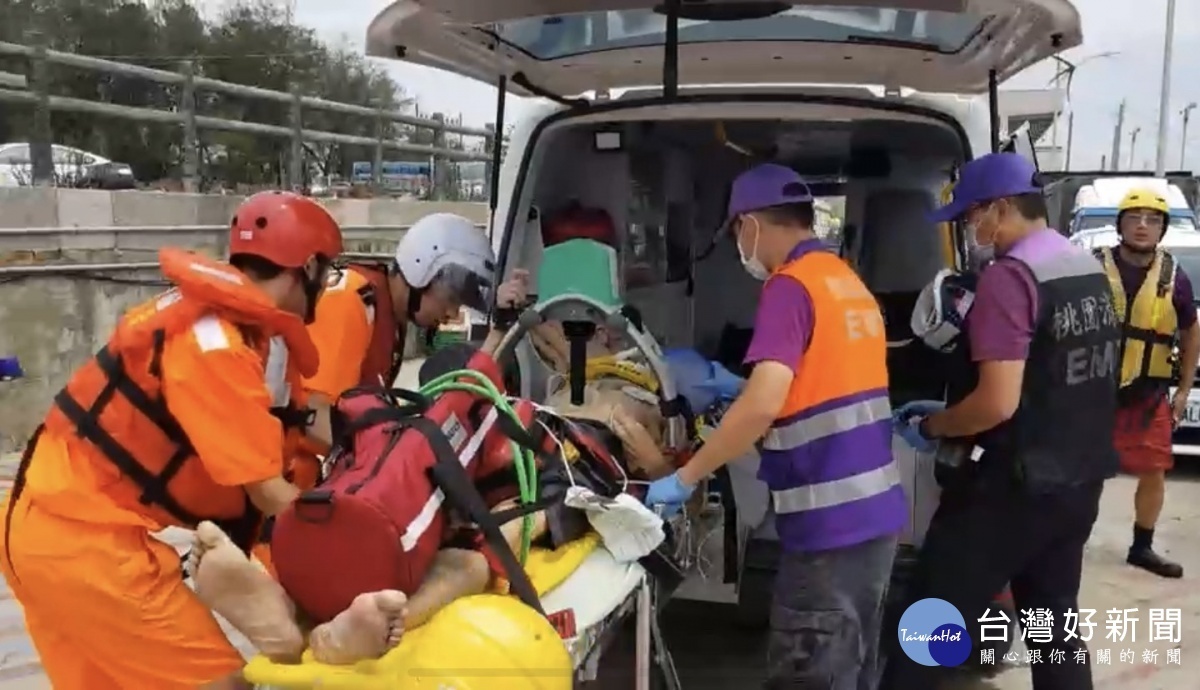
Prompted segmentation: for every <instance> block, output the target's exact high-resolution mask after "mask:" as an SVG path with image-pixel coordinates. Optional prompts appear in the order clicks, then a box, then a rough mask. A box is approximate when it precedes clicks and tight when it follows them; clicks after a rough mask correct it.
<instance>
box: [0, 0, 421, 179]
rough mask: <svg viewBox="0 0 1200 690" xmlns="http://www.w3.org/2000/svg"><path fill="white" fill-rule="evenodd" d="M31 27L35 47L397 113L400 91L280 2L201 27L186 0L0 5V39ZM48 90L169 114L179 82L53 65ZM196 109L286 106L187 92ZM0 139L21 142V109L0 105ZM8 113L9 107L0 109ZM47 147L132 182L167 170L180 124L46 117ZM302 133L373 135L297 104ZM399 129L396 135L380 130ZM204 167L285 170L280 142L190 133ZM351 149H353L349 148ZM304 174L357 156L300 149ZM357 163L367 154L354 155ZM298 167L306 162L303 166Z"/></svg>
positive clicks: (275, 175) (23, 38)
mask: <svg viewBox="0 0 1200 690" xmlns="http://www.w3.org/2000/svg"><path fill="white" fill-rule="evenodd" d="M31 32H40V34H41V36H43V37H44V38H43V40H44V41H45V42H46V44H47V47H49V48H51V49H54V50H61V51H64V52H72V53H78V54H83V55H92V56H99V57H107V58H112V59H117V60H118V61H123V62H131V63H136V64H140V65H145V66H148V67H156V68H159V69H167V70H178V69H179V68H180V66H181V65H182V64H183V63H184V61H189V62H191V64H192V66H193V69H194V71H195V73H196V74H197V75H200V76H205V77H210V78H214V79H219V80H222V81H228V82H233V83H238V84H245V85H249V86H257V87H261V88H266V89H271V90H275V91H288V90H289V89H290V88H296V89H298V90H299V91H300V92H302V93H307V94H319V95H321V96H322V97H323V98H326V99H329V100H336V101H343V102H348V103H355V104H359V105H372V106H376V107H383V108H397V107H399V106H400V104H401V103H402V102H403V97H402V92H401V90H400V88H399V87H398V86H397V85H396V84H395V82H394V81H392V80H391V79H390V78H389V77H388V76H387V74H386V73H384V72H383V71H381V70H379V69H378V68H376V67H374V66H372V65H370V64H369V63H367V62H366V61H365V60H363V59H362V58H361V57H360V56H358V55H356V54H354V53H353V52H352V51H350V50H349V49H347V48H346V47H345V46H340V47H332V46H329V45H327V44H325V43H323V42H322V41H321V40H319V39H318V37H317V36H316V34H315V32H314V31H312V30H311V29H308V28H305V27H301V26H297V25H296V24H295V23H294V22H293V21H292V18H291V15H290V12H289V10H288V9H287V8H286V7H281V6H280V5H279V4H278V3H276V2H271V1H270V0H240V1H238V2H236V3H235V4H233V5H230V6H228V7H226V8H225V9H224V10H223V11H222V12H221V13H220V14H219V15H218V16H217V17H216V19H215V20H213V21H211V22H206V21H205V20H204V19H203V18H202V17H201V16H200V15H199V13H198V12H197V11H196V9H195V7H194V6H193V5H192V4H191V2H189V1H188V0H150V2H148V3H143V2H139V1H137V0H0V40H4V41H10V42H14V43H23V44H27V43H28V41H29V40H31V38H30V37H31ZM25 68H26V67H25V64H24V60H13V59H4V60H0V70H4V71H10V72H22V71H24V70H25ZM49 77H50V93H51V94H53V95H61V96H70V97H74V98H81V99H86V100H94V101H104V102H109V103H116V104H120V105H128V106H136V107H146V108H155V109H159V110H166V111H173V110H176V109H177V108H179V107H180V102H181V99H180V96H181V94H180V89H179V88H178V87H176V86H167V85H161V84H157V83H155V82H152V81H149V80H145V79H141V78H136V77H126V76H121V75H111V74H103V73H99V72H95V71H90V70H79V69H73V68H64V67H61V66H54V67H53V68H52V69H51V72H50V75H49ZM196 105H197V111H198V113H199V114H201V115H210V116H216V117H222V118H226V119H231V120H238V121H246V122H261V123H265V124H273V125H287V124H288V122H289V112H290V107H289V104H288V103H285V102H277V101H267V100H263V99H255V98H243V97H238V96H233V95H229V94H219V93H212V92H205V91H199V92H198V93H197V104H196ZM3 110H4V111H5V114H6V115H7V117H0V141H8V140H21V139H26V138H28V137H29V132H30V127H31V117H30V109H29V108H24V107H18V108H4V109H3ZM9 111H12V112H11V113H10V112H9ZM52 124H53V133H54V134H53V140H54V143H60V144H66V145H71V146H77V147H79V148H84V149H87V150H91V151H94V152H96V153H99V154H101V155H104V156H107V157H109V158H112V159H114V160H121V161H123V162H127V163H130V164H131V165H132V166H133V167H134V170H135V172H136V173H137V175H138V177H139V178H140V179H143V180H153V179H157V178H161V177H164V176H168V175H171V174H176V173H178V169H179V166H180V164H181V161H182V150H181V144H182V141H181V134H180V128H178V127H171V126H165V125H160V124H154V123H145V124H143V123H137V122H133V121H130V120H128V119H115V118H97V117H95V116H94V115H84V114H74V113H64V112H56V113H55V114H54V117H53V120H52ZM304 126H305V127H306V128H308V129H318V130H324V131H332V132H340V133H345V134H353V135H357V136H364V137H373V136H374V134H375V123H374V122H372V121H371V118H362V117H356V116H352V115H345V114H339V113H329V112H313V111H311V110H310V111H309V112H307V113H306V114H305V119H304ZM387 134H389V135H395V136H399V134H400V132H399V130H398V129H397V130H395V131H394V132H387ZM202 142H203V149H202V151H201V159H202V163H205V164H206V167H207V168H208V169H207V170H206V171H205V172H206V175H207V176H209V177H211V178H217V179H219V180H220V181H221V182H222V183H224V184H226V185H231V186H232V185H236V184H240V183H246V184H277V183H278V181H279V180H280V178H281V171H282V169H283V168H285V167H286V160H287V154H288V152H289V148H290V145H289V143H288V141H287V140H286V139H282V138H272V137H266V136H260V135H246V134H240V133H231V132H217V131H207V132H202ZM360 148H361V147H360ZM307 149H308V151H309V154H310V155H309V157H308V158H309V160H307V161H306V162H307V163H308V164H309V165H311V167H312V168H313V169H314V171H316V172H318V173H320V174H334V173H344V172H347V171H346V168H347V167H348V165H349V161H351V160H354V159H355V158H361V157H362V156H363V155H364V153H363V152H362V151H355V150H353V149H354V147H336V146H333V147H331V146H324V145H313V144H310V145H308V147H307ZM365 155H366V156H367V158H366V159H367V160H369V159H370V158H369V156H370V153H369V151H368V152H367V153H366V154H365ZM309 165H306V167H309Z"/></svg>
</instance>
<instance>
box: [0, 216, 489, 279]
mask: <svg viewBox="0 0 1200 690" xmlns="http://www.w3.org/2000/svg"><path fill="white" fill-rule="evenodd" d="M476 226H477V227H480V228H483V227H485V226H484V225H483V224H476ZM410 227H412V226H411V225H343V226H342V232H343V234H345V235H349V236H351V237H350V238H351V239H353V238H354V237H353V236H355V235H358V236H359V237H362V236H363V235H368V236H370V235H376V234H378V235H385V236H386V239H388V240H393V241H398V240H399V239H400V236H401V235H402V234H403V233H404V231H406V230H408V229H409V228H410ZM228 232H229V227H228V226H225V225H178V226H175V225H172V226H154V225H144V226H131V227H119V226H116V227H113V226H106V227H90V228H89V227H79V228H0V246H3V243H4V240H5V239H8V238H20V239H22V240H28V239H29V238H31V237H60V238H61V237H71V238H74V239H75V240H76V241H73V242H70V243H64V242H62V241H61V239H60V240H59V241H58V242H57V243H56V244H57V245H58V246H56V247H47V248H46V249H42V250H35V251H56V250H59V249H62V248H64V247H63V245H64V244H70V245H71V246H72V248H78V244H79V242H78V241H77V240H78V238H79V237H80V236H84V235H104V236H115V235H121V234H134V235H145V234H168V235H169V234H174V233H178V234H180V235H207V236H216V237H220V236H223V235H225V234H227V233H228ZM380 239H384V238H380ZM143 251H145V250H143ZM342 258H343V259H388V258H391V254H390V253H378V252H345V253H343V254H342ZM157 269H158V263H157V262H151V261H107V262H94V263H88V262H64V263H45V264H23V265H8V266H0V277H17V276H36V275H41V276H53V275H68V274H78V273H121V272H125V271H147V270H157Z"/></svg>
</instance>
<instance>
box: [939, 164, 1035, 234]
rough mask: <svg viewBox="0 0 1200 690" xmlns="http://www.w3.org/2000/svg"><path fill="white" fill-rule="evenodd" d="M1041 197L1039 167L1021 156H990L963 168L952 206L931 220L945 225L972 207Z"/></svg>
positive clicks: (948, 205)
mask: <svg viewBox="0 0 1200 690" xmlns="http://www.w3.org/2000/svg"><path fill="white" fill-rule="evenodd" d="M1035 192H1036V193H1038V194H1041V192H1042V185H1041V182H1040V181H1039V180H1038V170H1037V166H1035V165H1034V164H1033V161H1031V160H1029V159H1028V158H1026V157H1025V156H1022V155H1021V154H1019V153H989V154H988V155H986V156H982V157H980V158H976V159H975V160H973V161H971V162H970V163H967V164H966V165H964V166H963V167H962V170H961V171H960V172H959V179H958V182H957V183H956V184H955V185H954V192H953V197H952V198H951V199H950V203H948V204H946V205H945V206H943V207H941V208H939V209H936V210H934V212H933V213H932V214H930V216H929V218H930V220H932V221H933V222H934V223H946V222H949V221H952V220H955V219H958V218H960V217H962V216H963V214H965V213H966V212H967V211H969V210H970V209H971V207H972V206H976V205H978V204H983V203H987V202H989V201H993V200H995V199H1003V198H1005V197H1010V196H1021V195H1022V194H1032V193H1035Z"/></svg>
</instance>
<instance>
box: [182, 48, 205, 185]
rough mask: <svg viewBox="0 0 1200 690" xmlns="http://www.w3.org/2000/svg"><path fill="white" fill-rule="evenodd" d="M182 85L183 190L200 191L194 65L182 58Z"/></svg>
mask: <svg viewBox="0 0 1200 690" xmlns="http://www.w3.org/2000/svg"><path fill="white" fill-rule="evenodd" d="M179 71H180V73H182V74H183V85H182V86H181V87H180V89H179V115H180V118H181V119H180V125H181V128H182V130H183V142H182V148H183V191H185V192H189V193H192V194H194V193H196V192H199V191H200V137H199V135H198V134H197V132H196V65H195V63H194V62H192V61H191V60H184V61H183V62H181V63H180V65H179Z"/></svg>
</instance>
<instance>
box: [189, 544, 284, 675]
mask: <svg viewBox="0 0 1200 690" xmlns="http://www.w3.org/2000/svg"><path fill="white" fill-rule="evenodd" d="M188 570H189V571H190V572H191V573H192V578H193V580H194V581H195V583H196V596H198V597H199V598H200V601H203V602H204V603H205V604H206V605H207V606H208V607H209V608H210V609H212V610H213V611H214V612H216V613H218V614H220V615H221V616H223V617H224V618H225V619H226V620H228V621H229V622H230V624H232V625H233V627H234V628H236V629H237V631H238V632H240V633H241V634H243V635H245V636H246V639H248V640H250V642H251V643H252V644H253V645H254V646H255V647H256V648H258V650H259V651H260V652H262V653H263V654H265V655H266V656H267V657H269V658H270V659H271V660H272V661H280V662H295V661H299V660H300V654H301V652H303V651H304V635H303V633H301V632H300V628H299V626H297V625H296V622H295V620H294V619H293V615H294V610H293V607H292V603H291V601H290V600H288V598H287V594H285V593H284V591H283V588H282V587H280V586H279V583H278V582H275V580H272V579H271V576H270V575H268V574H267V573H266V572H264V571H263V570H262V568H260V567H259V566H257V565H255V564H254V563H253V562H252V561H251V560H250V559H249V558H246V554H245V553H243V552H242V550H241V549H239V548H238V547H237V546H236V545H235V544H234V543H233V542H232V541H230V539H229V537H228V536H226V534H225V533H224V532H222V531H221V528H220V527H217V526H216V525H214V524H213V523H211V522H207V521H206V522H201V523H200V525H199V526H198V527H197V528H196V542H195V545H194V546H193V547H192V552H191V553H190V554H189V555H188Z"/></svg>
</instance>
